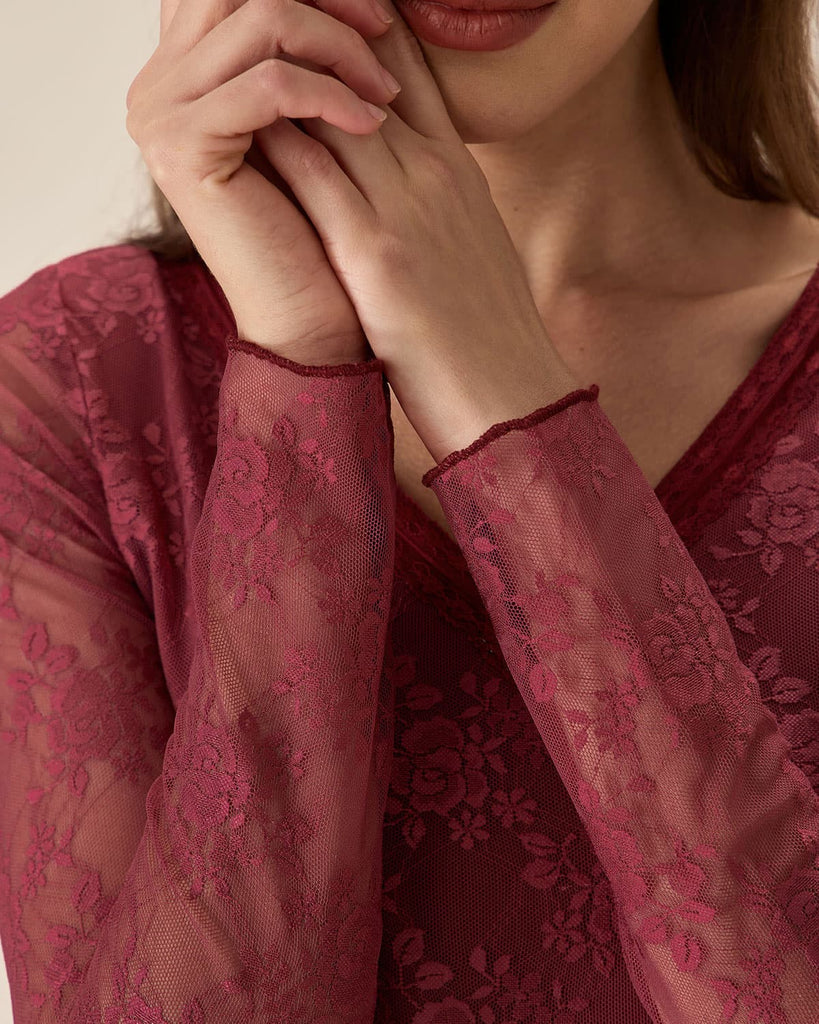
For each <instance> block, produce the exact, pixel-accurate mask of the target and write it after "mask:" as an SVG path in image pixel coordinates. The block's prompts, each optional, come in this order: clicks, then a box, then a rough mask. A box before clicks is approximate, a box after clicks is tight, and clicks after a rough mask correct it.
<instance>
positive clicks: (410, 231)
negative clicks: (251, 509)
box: [273, 0, 581, 458]
mask: <svg viewBox="0 0 819 1024" xmlns="http://www.w3.org/2000/svg"><path fill="white" fill-rule="evenodd" d="M383 2H384V4H385V6H386V7H388V9H389V10H390V12H391V13H392V14H393V15H394V16H395V21H394V23H393V24H392V25H391V26H390V28H389V30H388V31H387V32H386V34H385V35H383V36H380V37H379V38H377V39H374V40H371V41H370V42H369V45H370V46H371V47H372V48H373V50H374V52H375V54H376V55H377V56H378V57H379V58H380V60H381V63H382V64H384V65H385V66H386V67H388V68H389V70H390V71H391V72H392V73H393V75H394V76H395V77H396V79H397V80H398V81H399V82H400V84H401V86H402V90H401V93H400V94H399V95H398V96H397V98H396V99H395V100H394V101H393V103H392V104H391V106H390V108H389V110H388V113H387V119H386V121H385V122H384V125H383V127H382V129H381V131H379V132H374V133H371V134H370V135H366V136H364V135H361V136H357V137H353V136H351V135H348V134H347V133H345V132H342V131H339V130H338V129H337V128H334V127H333V126H331V125H327V124H325V123H324V122H323V121H319V120H318V119H315V118H309V119H307V120H304V119H302V122H301V124H302V126H303V128H304V131H306V132H307V133H308V134H309V135H310V137H311V139H312V142H311V146H310V148H308V149H305V148H304V147H302V148H297V147H296V146H293V147H289V146H286V145H284V144H283V145H281V146H279V147H277V148H276V151H275V153H274V154H273V161H274V164H275V167H276V169H277V170H278V171H279V173H280V174H281V175H282V177H283V178H284V179H285V180H286V181H287V182H288V183H289V184H290V186H291V187H292V189H293V192H294V193H295V195H296V197H297V198H298V200H299V202H300V203H301V205H302V207H303V209H304V210H305V212H306V213H307V215H308V216H309V217H310V219H311V221H312V222H313V224H314V225H315V227H316V230H317V231H318V234H319V236H320V237H321V240H322V242H323V244H324V248H325V250H326V252H327V255H328V257H329V260H330V263H331V264H332V266H333V269H334V270H335V272H336V274H337V275H338V278H339V280H340V281H341V283H342V284H343V285H344V288H345V290H346V291H347V294H348V295H349V296H350V298H351V300H352V302H353V305H354V306H355V309H356V312H357V313H358V317H359V320H360V322H361V326H362V327H363V329H364V332H365V334H366V335H367V338H368V340H369V343H370V346H371V348H372V350H373V352H374V353H375V355H376V356H378V357H379V358H381V359H383V360H384V364H385V372H386V374H387V377H388V378H389V382H390V384H391V386H392V388H393V390H394V392H395V394H396V396H397V398H398V401H399V402H400V404H401V407H402V409H403V411H404V412H405V413H406V415H407V417H408V419H409V420H410V422H411V423H412V425H413V427H414V428H415V430H416V431H417V432H418V434H419V435H420V436H421V438H422V440H423V441H424V444H425V445H426V447H427V449H428V450H429V451H430V452H431V453H432V455H433V456H434V457H435V458H439V457H442V456H443V455H446V454H448V453H449V452H451V451H453V450H454V448H455V447H457V446H459V443H460V442H463V443H469V442H470V441H472V440H474V439H475V438H476V437H477V436H478V435H477V434H476V433H475V431H476V430H478V432H480V430H479V428H480V427H481V426H483V427H484V429H485V427H488V426H490V425H491V424H492V423H495V422H499V420H500V419H512V418H514V417H515V416H522V415H525V414H526V413H528V412H531V411H533V410H534V409H535V408H537V407H538V406H539V405H540V404H545V402H544V403H541V401H540V399H541V397H543V398H546V397H551V395H552V394H553V393H554V392H555V391H557V392H559V394H558V395H557V397H562V395H564V394H566V393H568V392H569V391H572V390H575V389H576V388H577V387H579V386H581V385H580V384H579V383H577V382H576V381H575V380H574V378H571V377H570V375H569V371H568V369H567V367H566V366H565V364H563V362H562V360H560V359H559V357H558V356H557V354H556V353H555V352H554V350H553V348H552V346H551V342H550V340H549V338H548V336H547V334H546V328H545V326H544V324H543V321H542V320H541V317H540V314H539V312H538V309H537V306H536V303H535V300H534V297H533V296H532V293H531V290H530V288H529V285H528V282H527V280H526V274H525V271H524V268H523V266H522V263H521V261H520V258H519V256H518V253H517V251H516V249H515V247H514V244H513V242H512V239H511V237H510V236H509V233H508V231H507V229H506V226H505V224H504V222H503V220H502V219H501V216H500V214H499V213H498V210H497V207H496V206H495V204H494V202H493V201H492V196H491V193H490V190H489V186H488V184H487V181H486V178H485V177H484V175H483V172H482V171H481V169H480V167H479V166H478V164H477V162H476V161H475V160H474V158H473V157H472V155H471V153H470V152H469V150H468V149H467V148H466V146H465V145H464V144H463V142H462V140H461V138H460V136H459V135H458V133H457V131H456V130H455V127H454V125H453V124H452V121H451V119H450V117H449V114H448V112H447V109H446V106H445V104H444V100H443V97H442V96H441V93H440V91H439V89H438V86H437V84H436V81H435V79H434V78H433V76H432V73H431V71H430V69H429V67H428V66H427V64H426V61H425V58H424V54H423V51H422V50H421V47H420V45H419V43H418V40H417V39H416V37H415V36H414V35H413V34H412V32H410V30H409V29H408V27H407V25H406V23H405V22H404V20H403V18H401V16H400V14H399V13H398V11H396V9H395V7H394V6H393V4H392V3H391V2H390V0H383ZM274 131H275V132H276V134H278V135H280V136H281V138H282V142H283V143H284V142H285V140H287V139H289V138H293V137H294V136H295V135H296V134H298V129H297V128H296V127H295V126H294V125H292V124H290V123H288V122H279V123H277V125H276V126H275V127H274Z"/></svg>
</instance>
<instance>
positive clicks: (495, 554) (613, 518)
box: [423, 385, 819, 1024]
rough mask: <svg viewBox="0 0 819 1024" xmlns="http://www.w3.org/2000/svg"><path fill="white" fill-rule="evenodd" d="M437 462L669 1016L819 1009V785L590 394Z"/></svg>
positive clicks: (754, 1017) (462, 541) (645, 989)
mask: <svg viewBox="0 0 819 1024" xmlns="http://www.w3.org/2000/svg"><path fill="white" fill-rule="evenodd" d="M597 394H598V389H597V386H596V385H594V386H593V387H592V388H590V389H588V390H585V389H584V390H581V391H576V392H573V393H572V394H571V395H567V396H566V397H565V398H563V399H561V401H560V402H557V403H554V404H553V405H551V406H547V407H544V408H542V409H539V410H537V411H535V412H534V413H532V414H531V415H530V416H527V417H524V418H522V419H520V420H512V421H508V422H506V423H503V424H496V425H495V426H494V427H492V428H490V430H489V431H487V432H486V433H485V434H484V435H482V436H481V437H480V438H479V439H478V440H477V441H476V442H475V443H474V444H472V445H470V446H469V448H466V449H464V450H463V451H459V452H453V453H452V454H451V455H449V456H448V457H447V458H446V459H444V460H442V462H441V463H440V464H439V465H437V466H435V467H434V468H433V469H431V470H430V471H429V472H428V473H427V474H426V475H425V476H424V480H423V482H424V484H425V485H426V486H429V487H431V488H432V489H433V491H434V493H435V494H436V495H437V497H438V499H439V501H440V503H441V506H442V508H443V510H444V512H445V514H446V516H447V519H448V521H449V522H450V524H451V526H452V530H453V532H454V534H455V536H456V539H457V541H458V544H459V546H460V547H461V549H462V551H463V554H464V557H465V559H466V561H467V563H468V565H469V569H470V572H471V573H472V576H473V578H474V580H475V583H476V585H477V586H478V588H479V589H480V591H481V595H482V597H483V600H484V603H485V605H486V609H487V612H488V613H489V615H490V617H491V619H492V622H493V625H494V627H495V633H496V635H497V638H498V642H499V644H500V646H501V649H502V651H503V654H504V657H505V659H506V663H507V665H508V668H509V671H510V673H511V675H512V676H513V677H514V680H515V682H516V684H517V686H518V688H519V690H520V693H521V695H522V697H523V699H524V700H525V702H526V705H527V707H528V709H529V711H530V712H531V715H532V718H533V720H534V722H535V725H536V726H537V729H538V731H539V733H540V736H541V738H542V740H543V743H544V745H545V746H546V748H547V749H548V751H549V754H550V755H551V757H552V759H553V761H554V764H555V766H556V767H557V769H558V771H559V772H560V775H561V778H562V780H563V782H564V784H565V786H566V789H567V791H568V792H569V794H570V796H571V798H572V800H573V802H574V804H575V806H576V807H577V810H578V813H579V815H580V817H581V819H582V820H583V822H584V824H585V825H586V827H587V829H588V832H589V835H590V837H591V839H592V841H593V843H594V845H595V849H596V852H597V854H598V857H599V859H600V861H601V863H602V864H603V866H604V868H605V870H606V872H607V874H608V876H609V879H610V881H611V885H612V891H613V893H614V896H615V899H616V903H617V917H618V927H619V933H620V938H621V942H622V946H623V951H624V954H625V957H626V961H627V963H628V967H629V971H630V974H631V978H632V981H633V983H634V986H635V988H636V991H637V993H638V994H639V996H640V998H641V1000H642V1002H643V1004H644V1005H645V1007H646V1010H647V1011H648V1013H649V1014H650V1015H651V1016H652V1018H653V1020H655V1021H657V1022H658V1024H693V1022H702V1021H709V1022H710V1021H732V1022H734V1024H755V1022H760V1021H764V1022H765V1024H815V1021H816V1019H817V992H819V987H817V986H819V928H817V921H819V915H817V914H815V913H814V915H813V916H811V910H810V908H811V907H813V908H815V907H816V905H817V901H819V870H817V868H819V864H818V863H817V837H818V836H819V800H817V796H816V794H815V793H814V791H813V790H812V788H811V786H810V783H809V781H808V779H807V777H806V776H805V774H804V773H803V772H802V771H801V770H800V769H799V768H798V767H797V766H796V765H795V764H794V762H793V761H792V760H791V759H790V758H789V745H788V742H787V741H786V739H785V737H784V736H783V734H782V733H781V732H780V730H779V728H778V726H777V722H776V719H775V718H774V716H773V715H772V714H771V713H770V712H769V711H768V710H767V709H766V708H765V706H764V705H763V703H762V701H761V699H760V691H759V685H758V681H757V679H756V678H755V677H754V675H753V674H752V672H751V671H750V670H749V669H748V668H746V667H745V666H744V665H743V664H742V663H741V662H740V660H739V658H738V656H737V651H736V647H735V644H734V641H733V637H732V634H731V631H730V628H729V626H728V624H727V622H726V619H725V617H724V615H723V612H722V610H721V608H720V607H719V605H718V603H717V601H716V600H715V598H714V597H713V595H712V594H711V593H710V591H709V590H708V587H707V585H706V583H705V581H704V579H703V577H702V575H701V574H700V572H699V571H698V569H697V566H696V565H695V563H694V561H693V560H692V558H691V556H690V554H689V553H688V551H687V550H686V548H685V546H684V545H683V543H682V541H681V540H680V538H679V536H678V535H677V533H676V531H675V530H674V528H673V526H672V524H671V523H670V521H669V519H668V517H667V516H666V514H665V512H664V510H663V508H662V506H661V505H660V504H659V502H658V500H657V498H656V495H655V494H654V492H653V491H652V490H651V488H650V486H649V484H648V482H647V481H646V479H645V477H644V476H643V474H642V472H641V471H640V469H639V467H638V466H637V464H636V462H635V461H634V459H633V457H632V455H631V453H630V451H629V450H628V448H627V447H626V445H625V444H624V442H623V441H622V439H621V437H620V436H619V434H618V433H617V431H616V430H615V428H614V426H613V425H612V424H611V422H610V420H609V419H608V417H607V416H606V415H605V413H604V412H603V410H602V408H601V407H600V405H599V403H598V402H597V400H596V399H597Z"/></svg>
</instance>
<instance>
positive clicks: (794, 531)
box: [743, 459, 819, 545]
mask: <svg viewBox="0 0 819 1024" xmlns="http://www.w3.org/2000/svg"><path fill="white" fill-rule="evenodd" d="M759 486H760V488H761V490H762V492H763V493H761V494H757V495H756V496H755V497H754V498H753V499H752V500H751V503H750V506H749V508H748V513H747V515H748V518H749V519H750V520H751V522H752V523H753V524H754V526H755V527H756V528H757V529H758V530H759V535H757V536H756V537H754V535H751V536H750V537H749V538H748V539H746V543H754V544H760V543H762V542H763V541H766V542H767V543H769V544H772V545H779V544H802V543H803V542H804V541H806V540H808V539H809V538H811V537H813V536H814V535H815V534H816V533H819V470H817V469H816V467H815V466H813V465H811V464H810V463H809V462H802V461H800V460H798V459H795V460H794V461H793V462H786V463H779V464H777V465H771V466H768V467H767V468H766V470H765V472H764V473H763V474H762V476H761V477H760V481H759ZM743 539H745V538H744V537H743Z"/></svg>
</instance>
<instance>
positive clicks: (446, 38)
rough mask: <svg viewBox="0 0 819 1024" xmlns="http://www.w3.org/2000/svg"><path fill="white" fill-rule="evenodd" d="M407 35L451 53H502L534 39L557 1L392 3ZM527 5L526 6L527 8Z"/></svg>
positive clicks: (405, 0) (408, 0)
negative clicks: (534, 2) (404, 26)
mask: <svg viewBox="0 0 819 1024" xmlns="http://www.w3.org/2000/svg"><path fill="white" fill-rule="evenodd" d="M395 5H396V6H397V7H398V9H399V10H400V12H401V14H402V16H403V18H404V20H405V21H406V23H407V25H408V27H409V29H410V31H412V32H413V33H414V34H415V35H416V36H417V37H418V38H419V39H421V40H423V41H424V42H427V43H432V44H433V45H434V46H442V47H446V48H448V49H452V50H505V49H508V48H509V47H510V46H516V45H518V44H519V43H522V42H524V41H525V40H526V39H528V38H529V36H531V35H533V34H534V33H535V32H536V31H537V30H538V29H539V28H540V26H541V25H542V24H544V23H545V22H546V20H547V19H548V18H549V17H550V16H551V15H552V13H553V11H554V10H555V8H556V7H558V6H559V0H547V2H546V3H541V4H540V5H539V6H532V0H449V2H448V3H445V4H444V3H439V2H438V0H395ZM527 5H528V6H527Z"/></svg>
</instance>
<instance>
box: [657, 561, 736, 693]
mask: <svg viewBox="0 0 819 1024" xmlns="http://www.w3.org/2000/svg"><path fill="white" fill-rule="evenodd" d="M662 584H663V592H664V596H665V598H666V599H667V600H669V601H670V602H671V603H672V610H671V611H669V612H657V613H655V614H654V615H653V616H652V617H651V619H649V620H648V621H647V622H646V623H645V627H644V630H645V637H646V644H647V651H648V657H649V660H650V662H651V668H652V671H653V673H654V674H655V675H656V677H657V678H659V679H661V680H662V689H663V694H664V695H665V696H667V697H668V698H669V699H670V700H671V701H672V703H673V705H674V707H675V709H676V710H678V711H680V712H686V711H690V710H691V708H693V707H695V706H696V705H697V704H705V703H707V702H708V701H709V700H711V699H712V697H713V695H714V689H715V688H717V689H721V688H722V684H723V682H724V680H725V678H726V672H727V670H728V667H729V666H730V665H731V664H732V661H733V657H732V651H731V648H730V647H729V645H728V640H729V637H730V634H729V637H726V636H725V631H724V630H723V629H720V628H719V622H718V617H719V615H720V612H719V607H718V606H717V605H716V602H715V601H714V599H713V596H712V595H710V594H708V593H702V592H701V591H700V590H699V588H697V587H696V585H695V584H694V583H693V582H692V581H691V580H688V579H686V582H685V593H683V591H682V588H681V587H680V586H679V585H678V584H677V583H675V582H674V581H672V580H669V579H667V578H663V579H662Z"/></svg>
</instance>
